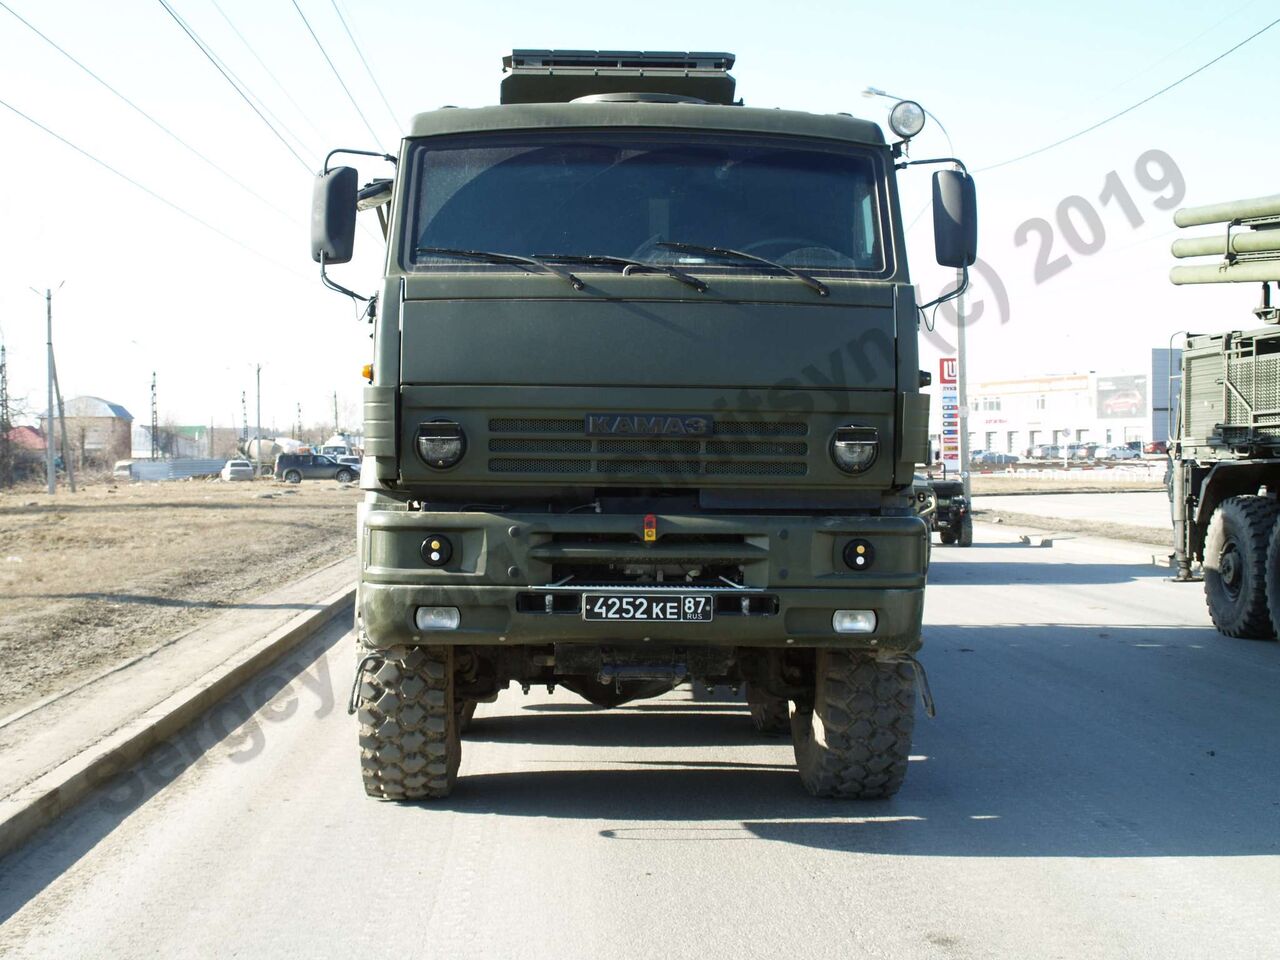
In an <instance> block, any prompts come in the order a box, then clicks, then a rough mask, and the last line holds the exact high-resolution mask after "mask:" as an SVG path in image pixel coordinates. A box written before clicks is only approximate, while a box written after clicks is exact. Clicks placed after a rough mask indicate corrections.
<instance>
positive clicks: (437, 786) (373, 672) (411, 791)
mask: <svg viewBox="0 0 1280 960" xmlns="http://www.w3.org/2000/svg"><path fill="white" fill-rule="evenodd" d="M357 696H358V708H359V711H358V712H359V719H360V766H361V767H362V768H363V772H364V789H365V792H366V793H367V794H369V796H371V797H378V798H379V799H383V800H420V799H424V798H439V797H447V796H448V795H449V792H450V791H451V790H453V785H454V783H455V782H456V781H457V779H458V762H459V761H460V760H461V758H462V744H461V742H460V741H459V739H458V722H457V721H458V717H457V714H455V712H454V705H453V648H452V647H414V648H411V649H410V650H409V652H408V653H407V654H406V655H405V657H404V659H403V660H386V661H384V662H383V663H381V664H379V665H377V666H376V667H370V668H369V669H368V670H367V671H366V673H365V675H364V678H363V680H362V682H361V684H360V689H359V691H358V692H357Z"/></svg>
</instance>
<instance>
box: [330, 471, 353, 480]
mask: <svg viewBox="0 0 1280 960" xmlns="http://www.w3.org/2000/svg"><path fill="white" fill-rule="evenodd" d="M334 479H335V480H337V481H338V482H339V483H350V482H351V471H350V470H339V471H338V472H337V474H336V475H335V476H334Z"/></svg>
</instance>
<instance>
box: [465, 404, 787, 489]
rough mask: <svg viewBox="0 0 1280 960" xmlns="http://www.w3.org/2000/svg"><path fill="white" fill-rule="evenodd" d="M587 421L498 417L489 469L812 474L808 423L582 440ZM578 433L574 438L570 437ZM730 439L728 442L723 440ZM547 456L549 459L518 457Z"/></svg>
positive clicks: (744, 424) (614, 474) (744, 423)
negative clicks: (700, 435)
mask: <svg viewBox="0 0 1280 960" xmlns="http://www.w3.org/2000/svg"><path fill="white" fill-rule="evenodd" d="M585 430H586V418H585V417H494V418H492V419H491V420H490V421H489V433H490V436H489V438H488V450H489V452H490V453H491V454H513V455H514V456H492V457H490V459H489V470H490V471H491V472H493V473H503V474H519V473H529V474H542V475H545V474H554V473H562V474H595V475H597V476H600V477H610V478H623V477H651V478H652V477H671V478H682V479H683V478H688V477H698V476H706V477H733V476H740V477H802V476H805V475H806V474H807V473H808V472H809V468H808V462H807V459H806V458H807V457H808V455H809V444H808V442H807V441H805V440H798V439H776V438H792V437H805V436H807V435H808V433H809V425H808V423H806V422H805V421H803V420H778V421H767V420H733V419H727V418H724V419H717V420H716V421H715V427H714V431H713V433H712V434H711V435H710V436H708V437H705V438H695V437H679V436H675V437H672V436H655V435H634V434H633V435H609V436H585V435H584V434H585ZM569 434H577V436H569ZM726 438H731V439H726ZM520 454H546V456H519V455H520Z"/></svg>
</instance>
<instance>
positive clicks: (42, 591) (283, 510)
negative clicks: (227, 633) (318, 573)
mask: <svg viewBox="0 0 1280 960" xmlns="http://www.w3.org/2000/svg"><path fill="white" fill-rule="evenodd" d="M359 499H360V492H359V491H358V490H354V489H351V488H342V487H340V486H339V485H338V484H336V483H333V482H321V481H316V482H305V483H302V484H299V485H297V486H286V485H281V484H275V483H273V482H271V481H254V482H252V483H220V482H214V481H206V480H193V481H179V482H172V483H150V484H142V483H134V484H121V485H118V486H116V485H110V484H100V485H96V486H90V487H88V488H87V489H82V490H80V491H79V492H77V493H74V494H72V493H68V492H61V493H59V494H57V495H56V496H53V497H50V496H48V495H47V494H45V493H43V492H39V493H37V492H34V491H30V490H28V491H25V492H24V491H16V492H6V493H3V494H0V610H2V611H3V612H2V613H0V663H3V664H4V669H3V670H2V671H0V715H4V714H6V713H9V712H11V711H12V710H14V709H17V708H18V707H19V706H21V705H22V704H25V703H28V702H31V701H33V700H36V699H38V698H39V697H41V696H44V695H46V694H49V693H53V692H55V691H57V690H61V689H65V688H66V687H69V686H73V685H74V684H75V683H77V682H79V681H81V680H83V679H85V678H87V677H89V676H91V675H93V674H96V673H99V672H101V671H102V670H104V669H108V668H110V667H111V666H113V665H114V664H116V663H119V662H121V661H123V660H126V659H128V658H130V657H133V656H137V655H138V654H140V653H144V652H146V651H147V650H149V649H151V648H153V647H155V646H157V645H159V644H161V643H163V642H165V641H166V640H168V639H170V638H172V637H173V636H175V635H177V634H179V633H182V632H185V631H186V630H189V629H190V628H191V627H192V626H194V625H195V624H196V623H198V622H199V621H200V620H202V619H204V618H206V617H209V616H211V615H213V614H216V613H217V612H218V611H219V610H221V609H224V608H226V607H227V606H229V605H231V604H235V603H237V602H241V601H244V600H246V599H249V598H251V597H254V596H256V595H259V594H262V593H265V592H266V591H268V590H270V589H271V588H273V587H275V586H278V585H280V584H282V583H285V582H287V581H289V580H292V579H294V578H296V577H299V576H301V575H303V574H305V573H308V572H310V571H312V570H315V569H316V568H318V567H320V566H323V565H325V564H327V563H330V562H332V561H334V560H337V559H340V558H341V557H343V556H345V555H347V554H349V553H351V552H352V550H353V549H354V539H355V509H356V504H357V503H358V502H359Z"/></svg>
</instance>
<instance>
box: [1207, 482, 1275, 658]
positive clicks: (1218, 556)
mask: <svg viewBox="0 0 1280 960" xmlns="http://www.w3.org/2000/svg"><path fill="white" fill-rule="evenodd" d="M1276 512H1277V506H1276V503H1275V501H1273V500H1269V499H1267V498H1266V497H1229V498H1227V499H1226V500H1223V501H1222V503H1220V504H1218V509H1217V510H1215V511H1213V518H1212V519H1211V520H1210V521H1209V532H1208V534H1207V536H1206V537H1205V544H1204V598H1205V602H1206V603H1207V604H1208V606H1209V618H1210V619H1211V620H1213V625H1214V626H1215V627H1217V628H1218V631H1219V632H1220V633H1224V634H1226V635H1227V636H1228V637H1253V638H1259V637H1270V636H1273V634H1272V631H1271V614H1270V613H1269V612H1268V609H1267V553H1268V549H1267V543H1268V540H1269V539H1270V538H1271V535H1272V533H1271V530H1272V527H1274V526H1275V522H1276Z"/></svg>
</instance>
